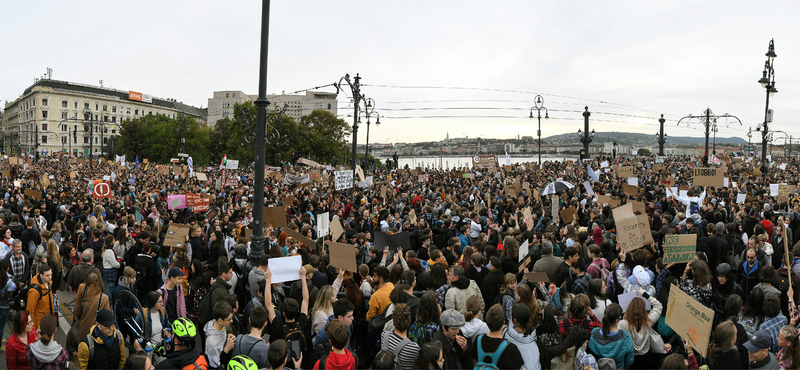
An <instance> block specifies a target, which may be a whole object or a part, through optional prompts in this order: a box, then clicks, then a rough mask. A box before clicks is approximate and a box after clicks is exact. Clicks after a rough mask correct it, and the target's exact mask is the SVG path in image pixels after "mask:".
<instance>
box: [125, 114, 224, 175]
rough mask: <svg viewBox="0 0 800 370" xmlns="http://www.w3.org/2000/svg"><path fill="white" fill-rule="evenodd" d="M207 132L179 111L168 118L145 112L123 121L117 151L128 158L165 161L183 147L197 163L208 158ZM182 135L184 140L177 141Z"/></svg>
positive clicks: (174, 155) (208, 131) (203, 161)
mask: <svg viewBox="0 0 800 370" xmlns="http://www.w3.org/2000/svg"><path fill="white" fill-rule="evenodd" d="M210 133H211V131H210V130H208V129H200V127H199V126H198V124H197V122H195V121H194V119H192V118H191V117H188V116H185V115H182V114H181V115H179V116H178V117H177V118H174V119H173V118H170V117H167V116H162V115H155V116H154V115H147V116H144V117H140V118H137V119H135V120H132V121H125V122H123V123H122V125H121V128H120V138H119V140H118V141H117V145H118V149H117V152H118V153H120V154H125V155H126V156H127V158H129V159H130V160H134V159H135V158H136V156H137V155H138V156H139V157H140V159H141V158H148V159H149V160H150V161H153V162H156V163H166V162H168V161H169V160H170V159H171V158H175V157H177V156H178V153H179V152H180V151H181V149H183V151H184V152H185V153H187V154H189V155H190V156H192V159H193V160H194V161H195V163H197V164H204V163H207V162H208V160H209V159H210V148H209V146H210V143H211V141H210ZM181 138H184V142H183V143H182V142H181Z"/></svg>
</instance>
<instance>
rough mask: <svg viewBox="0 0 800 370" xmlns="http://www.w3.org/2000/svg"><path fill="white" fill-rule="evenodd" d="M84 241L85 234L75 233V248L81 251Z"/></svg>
mask: <svg viewBox="0 0 800 370" xmlns="http://www.w3.org/2000/svg"><path fill="white" fill-rule="evenodd" d="M85 241H86V235H84V234H83V233H75V250H77V251H78V252H81V253H83V250H84V244H85V243H84V242H85Z"/></svg>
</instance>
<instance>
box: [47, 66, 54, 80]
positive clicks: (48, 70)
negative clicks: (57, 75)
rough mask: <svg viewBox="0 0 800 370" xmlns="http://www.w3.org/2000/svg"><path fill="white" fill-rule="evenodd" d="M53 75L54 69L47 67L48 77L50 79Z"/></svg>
mask: <svg viewBox="0 0 800 370" xmlns="http://www.w3.org/2000/svg"><path fill="white" fill-rule="evenodd" d="M51 77H53V69H52V68H50V67H47V79H48V80H49V79H50V78H51Z"/></svg>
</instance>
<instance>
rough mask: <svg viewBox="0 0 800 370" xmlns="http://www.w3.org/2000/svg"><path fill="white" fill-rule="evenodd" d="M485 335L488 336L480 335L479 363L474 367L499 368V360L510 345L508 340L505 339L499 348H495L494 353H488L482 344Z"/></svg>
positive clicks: (479, 369) (477, 368)
mask: <svg viewBox="0 0 800 370" xmlns="http://www.w3.org/2000/svg"><path fill="white" fill-rule="evenodd" d="M485 336H486V334H483V335H481V336H479V337H478V363H477V364H475V367H474V368H473V369H476V370H485V369H492V370H498V369H500V368H499V367H498V366H497V361H499V360H500V356H501V355H502V354H503V350H505V349H506V347H507V346H508V341H507V340H505V339H503V343H500V345H499V346H497V350H495V351H494V352H493V353H486V352H484V351H483V346H482V345H481V340H482V339H483V337H485Z"/></svg>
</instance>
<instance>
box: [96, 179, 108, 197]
mask: <svg viewBox="0 0 800 370" xmlns="http://www.w3.org/2000/svg"><path fill="white" fill-rule="evenodd" d="M92 191H93V192H94V197H95V198H107V197H110V196H111V186H110V185H108V183H106V182H98V183H97V184H94V189H93V190H92Z"/></svg>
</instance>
